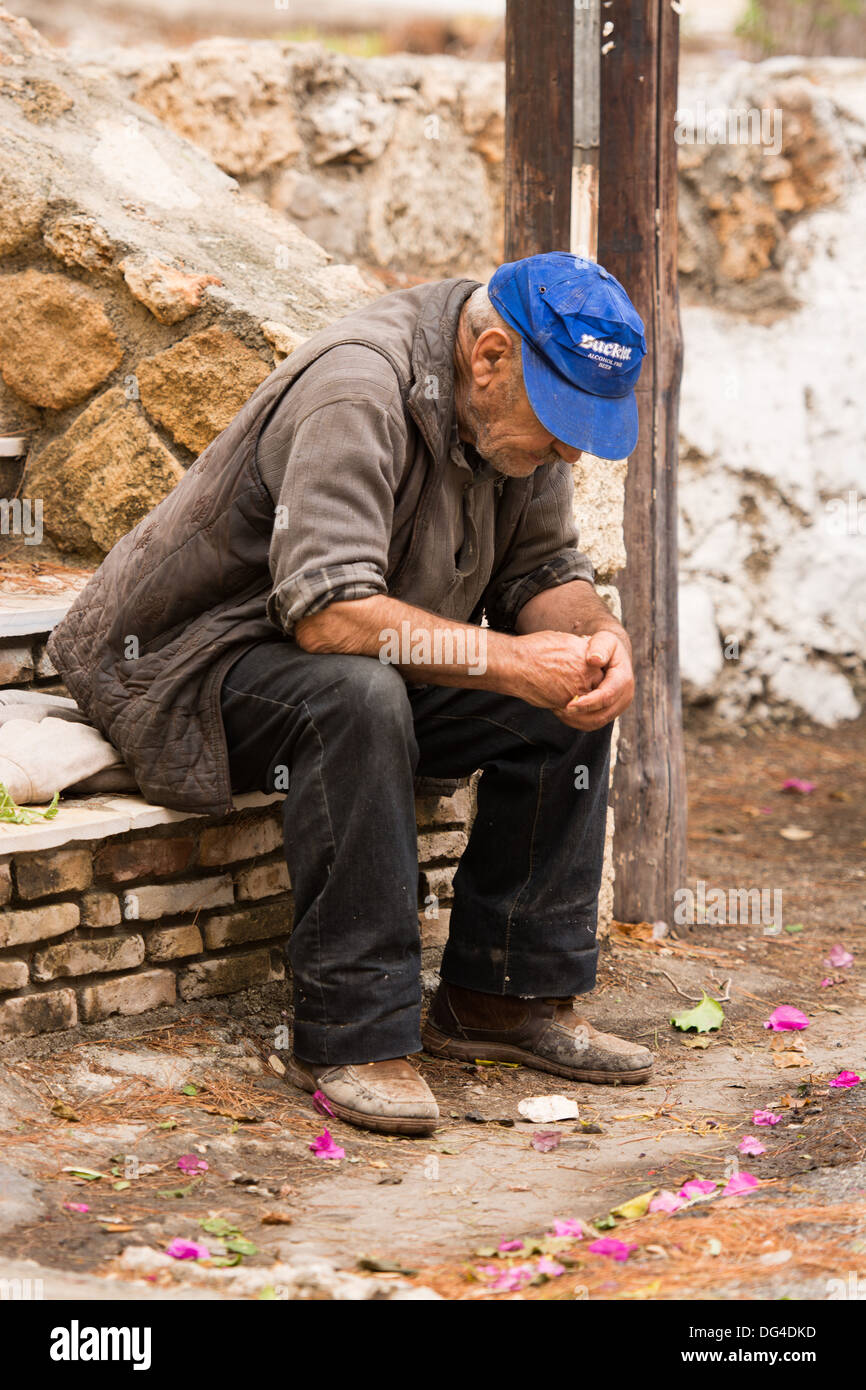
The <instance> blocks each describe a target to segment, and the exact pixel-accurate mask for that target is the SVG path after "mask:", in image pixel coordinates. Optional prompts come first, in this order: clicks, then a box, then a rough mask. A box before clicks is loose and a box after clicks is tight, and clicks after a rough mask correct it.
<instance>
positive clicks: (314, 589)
mask: <svg viewBox="0 0 866 1390" xmlns="http://www.w3.org/2000/svg"><path fill="white" fill-rule="evenodd" d="M366 385H367V389H366V390H365V389H364V387H365V383H363V382H355V383H351V384H349V385H348V391H347V393H346V394H344V395H343V397H342V398H341V399H335V400H332V401H329V402H326V403H325V404H322V405H319V406H318V407H317V408H316V409H315V410H313V411H311V413H310V414H309V415H307V416H306V417H305V418H304V419H303V420H302V421H300V423H298V424H297V425H296V427H295V428H294V430H293V434H292V440H291V444H290V446H289V447H288V450H287V453H286V456H285V458H284V460H281V468H282V470H283V471H282V478H281V482H280V488H279V494H278V497H277V498H276V508H275V517H274V531H273V537H272V540H271V547H270V569H271V578H272V582H273V587H272V589H271V593H270V596H269V598H268V616H269V618H270V620H271V622H272V623H274V624H275V625H276V626H277V627H279V628H281V629H282V631H283V632H285V633H286V634H287V635H289V636H290V635H291V634H292V632H293V631H294V627H295V624H296V623H297V622H298V620H299V619H300V618H304V617H308V616H310V615H311V614H313V613H318V612H320V611H321V610H322V609H323V608H327V607H328V605H329V604H331V603H334V602H337V601H338V600H343V599H358V598H367V597H370V596H371V595H374V594H382V593H385V592H386V591H387V584H386V581H385V574H386V570H387V564H388V547H389V543H390V539H391V524H392V520H393V514H394V494H395V492H396V489H397V486H398V483H399V481H400V478H401V476H402V470H403V467H404V463H405V457H406V424H405V419H404V417H403V412H402V405H401V402H400V393H399V387H398V384H397V381H396V378H394V382H393V387H391V388H390V389H389V388H388V387H387V386H382V384H381V383H380V382H376V381H375V380H373V379H372V378H371V380H370V382H369V383H367V384H366Z"/></svg>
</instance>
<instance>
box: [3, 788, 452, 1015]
mask: <svg viewBox="0 0 866 1390" xmlns="http://www.w3.org/2000/svg"><path fill="white" fill-rule="evenodd" d="M241 800H242V802H243V801H249V800H254V801H255V800H258V801H262V800H264V798H242V799H241ZM76 811H77V815H76V814H75V812H76ZM469 814H470V792H469V789H468V788H464V789H461V790H460V791H458V792H457V794H456V795H455V796H454V797H437V796H419V798H418V800H417V816H418V831H419V836H418V848H419V862H420V865H421V869H420V875H419V885H418V888H419V924H420V931H421V946H422V963H423V965H424V966H425V968H426V969H427V970H429V971H431V972H433V971H435V969H436V967H437V965H438V960H439V956H440V954H441V948H442V946H443V945H444V943H445V940H446V939H447V929H448V918H449V915H450V901H451V898H452V889H451V881H452V879H453V876H454V870H455V867H456V859H457V858H458V857H459V855H460V853H461V852H462V849H463V847H464V846H465V843H466V824H467V819H468V817H469ZM62 816H63V819H62V820H61V821H59V822H57V823H55V822H44V823H43V824H36V825H33V826H23V827H17V826H7V825H0V1040H7V1039H10V1038H14V1037H29V1036H32V1035H34V1034H38V1033H50V1032H56V1031H59V1030H64V1029H70V1028H75V1027H77V1026H79V1025H87V1024H94V1023H99V1022H101V1021H102V1020H104V1019H107V1018H110V1017H111V1016H113V1015H118V1014H120V1015H126V1014H141V1013H150V1012H151V1011H152V1010H154V1009H162V1008H166V1007H168V1006H171V1005H173V1004H175V1003H176V1002H178V1001H182V1002H184V1003H190V1002H195V1001H196V1000H199V999H209V998H212V997H215V996H220V995H228V994H234V993H237V992H239V991H242V990H247V989H251V988H258V987H261V986H263V985H268V984H272V983H277V984H279V983H281V982H283V981H284V980H285V963H284V954H283V948H284V946H285V943H286V940H287V938H288V936H289V933H290V931H291V926H292V893H291V884H290V883H289V877H288V872H287V870H286V864H285V860H284V858H283V854H282V849H281V846H282V828H281V805H280V803H279V802H276V803H274V804H272V805H270V806H264V807H255V808H253V809H241V810H238V811H236V812H234V813H233V814H232V815H230V816H227V817H224V818H222V819H221V820H212V819H209V818H202V817H197V816H196V817H184V816H183V815H181V814H179V813H177V812H164V811H163V812H160V811H159V810H157V809H155V808H153V807H148V806H147V804H146V803H144V802H141V801H140V800H139V799H137V798H134V797H113V798H88V799H87V800H84V801H81V802H77V803H76V802H71V803H70V802H69V801H64V811H63V812H62ZM137 822H139V823H141V828H139V829H135V828H133V829H131V830H127V829H122V830H120V831H119V833H114V834H108V833H105V831H106V830H107V829H108V828H110V826H111V825H112V824H114V825H121V826H126V825H129V824H131V825H133V826H135V824H136V823H137ZM161 822H163V823H161ZM101 831H102V833H100V832H101ZM80 837H84V838H80ZM46 839H47V840H49V841H54V843H50V844H48V846H47V847H46V848H42V849H33V850H30V851H28V848H27V846H28V844H38V843H39V842H40V840H42V841H45V840H46ZM58 841H59V842H58ZM18 846H20V848H18ZM12 850H14V852H10V851H12ZM374 891H375V890H374V886H373V885H371V893H374ZM285 988H286V990H287V991H288V985H287V984H286V986H285ZM288 1002H289V1000H288V994H287V999H286V1003H287V1005H288Z"/></svg>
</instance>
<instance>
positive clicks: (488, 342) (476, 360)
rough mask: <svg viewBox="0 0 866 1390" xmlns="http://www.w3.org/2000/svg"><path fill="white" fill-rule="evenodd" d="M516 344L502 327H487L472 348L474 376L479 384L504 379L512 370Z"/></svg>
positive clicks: (485, 384) (488, 383)
mask: <svg viewBox="0 0 866 1390" xmlns="http://www.w3.org/2000/svg"><path fill="white" fill-rule="evenodd" d="M513 357H514V344H513V343H512V341H511V339H510V338H509V336H508V334H507V333H503V331H502V329H501V328H485V330H484V332H483V333H479V335H478V337H477V338H476V340H475V344H474V346H473V348H472V358H471V362H472V376H473V378H474V380H475V383H476V385H478V386H482V387H483V386H491V385H492V384H493V383H494V382H497V381H504V380H505V379H506V377H508V376H509V374H510V372H511V366H512V361H513Z"/></svg>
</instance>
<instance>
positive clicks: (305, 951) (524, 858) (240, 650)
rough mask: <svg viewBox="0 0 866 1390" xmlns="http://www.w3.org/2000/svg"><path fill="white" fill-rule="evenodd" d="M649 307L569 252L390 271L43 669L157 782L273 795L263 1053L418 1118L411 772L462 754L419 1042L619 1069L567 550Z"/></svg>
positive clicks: (646, 1060) (301, 362)
mask: <svg viewBox="0 0 866 1390" xmlns="http://www.w3.org/2000/svg"><path fill="white" fill-rule="evenodd" d="M645 352H646V342H645V339H644V335H643V325H642V323H641V320H640V318H639V316H638V315H637V313H636V312H635V310H634V308H633V306H632V304H631V302H630V300H629V298H628V296H627V295H626V293H625V291H624V289H623V288H622V286H621V285H620V284H619V282H618V281H617V280H615V279H614V277H613V276H612V275H610V274H609V273H608V272H607V271H605V270H604V269H603V268H602V267H600V266H598V265H595V264H593V263H591V262H589V261H584V260H581V259H579V258H577V257H575V256H572V255H568V254H565V253H555V254H551V255H544V256H533V257H531V258H529V259H527V260H523V261H517V262H514V263H512V264H508V265H503V266H501V267H500V268H499V270H497V272H496V273H495V275H494V276H493V278H492V280H491V281H490V284H489V286H488V287H486V288H485V287H483V286H480V285H478V284H477V282H475V281H473V280H467V279H451V280H445V281H441V282H438V283H434V284H427V285H421V286H419V287H417V288H414V289H410V290H400V291H397V292H396V293H393V294H388V295H385V296H384V297H383V298H381V299H379V300H378V301H376V302H375V303H373V304H372V305H370V306H368V307H365V308H363V309H360V310H358V311H357V312H355V313H353V314H351V315H349V316H348V317H347V318H344V319H342V320H341V321H340V322H339V323H337V324H335V325H333V326H332V327H330V328H328V329H326V330H324V331H322V332H320V333H317V334H315V336H314V337H312V338H311V339H310V340H309V341H308V342H307V343H305V344H304V346H303V347H302V348H300V349H298V350H297V351H296V352H295V353H294V354H293V355H292V356H291V357H289V358H288V359H287V360H286V361H285V362H284V363H282V365H281V366H280V367H278V368H277V370H276V371H275V372H273V373H272V375H271V376H270V377H269V378H268V379H267V380H266V381H265V382H264V383H263V384H262V386H260V387H259V389H258V390H257V391H256V393H255V394H254V395H253V397H252V398H251V399H250V401H249V402H248V403H247V404H246V405H245V406H244V408H243V409H242V410H241V411H240V413H239V414H238V415H237V417H236V418H235V419H234V421H233V422H232V423H231V424H230V425H229V426H228V428H227V429H226V430H224V431H223V433H222V434H221V435H220V436H219V437H218V438H217V439H216V440H214V442H213V443H212V444H211V445H210V446H209V448H207V449H206V450H205V452H204V453H203V454H202V455H201V457H200V458H199V459H198V460H197V461H196V463H195V464H194V465H193V466H192V467H191V468H190V470H189V472H188V473H187V475H186V477H185V478H184V479H183V480H182V482H181V483H180V484H179V485H178V486H177V487H176V488H175V490H174V491H173V492H172V493H171V494H170V495H169V496H168V497H167V498H166V499H165V501H163V502H162V503H161V504H160V505H159V506H158V507H157V508H156V509H155V510H154V511H153V512H152V513H151V514H150V515H149V516H147V517H145V519H144V520H143V521H141V522H140V523H139V525H138V526H137V527H136V528H135V530H133V531H132V532H131V533H130V534H129V535H127V536H125V537H124V538H123V539H122V540H121V541H120V542H119V543H118V544H117V545H116V546H115V547H114V549H113V550H112V551H111V553H110V554H109V555H108V556H107V558H106V560H105V561H104V563H103V565H102V566H101V568H100V569H99V571H98V572H97V574H96V575H95V576H94V577H93V579H92V580H91V582H90V584H89V585H88V587H87V588H86V590H85V591H84V593H83V594H82V595H81V597H80V598H79V599H78V601H77V602H76V604H75V605H74V607H73V608H72V610H71V611H70V613H69V614H68V616H67V617H66V619H65V620H64V622H63V623H61V624H60V626H59V627H58V628H57V629H56V631H55V634H54V636H53V638H52V641H51V643H50V653H51V656H52V659H53V661H54V662H55V664H56V665H57V667H58V668H59V670H60V671H61V672H62V673H63V675H64V676H65V678H66V680H67V683H68V685H69V688H70V690H71V692H72V693H73V694H74V696H75V698H76V700H77V701H78V703H79V705H80V706H81V707H82V708H83V709H84V711H85V712H86V713H87V714H88V716H89V717H90V718H91V719H93V721H94V722H95V723H96V724H97V726H98V727H99V728H100V729H101V730H102V732H103V733H104V734H105V735H106V737H107V738H109V739H111V741H112V742H113V743H114V744H115V745H116V747H117V748H119V749H120V750H121V752H122V754H123V756H124V758H125V760H126V762H127V763H128V765H129V766H130V768H131V769H132V771H133V772H134V773H135V775H136V778H137V780H138V782H139V785H140V786H141V787H142V789H143V791H144V792H145V794H146V795H147V796H148V797H149V798H150V799H151V800H153V801H157V802H162V803H164V804H166V805H169V806H174V807H178V808H181V809H188V810H193V811H202V812H207V813H211V814H216V815H220V814H224V813H226V812H227V811H228V810H230V809H231V806H232V791H234V792H244V791H250V790H253V789H261V790H265V791H273V790H280V791H285V793H286V797H285V803H284V811H283V815H284V827H285V854H286V860H287V863H288V867H289V871H290V874H291V881H292V887H293V890H294V898H295V923H294V929H293V932H292V935H291V938H290V942H289V946H288V954H289V958H290V961H291V965H292V968H293V975H294V1014H295V1022H294V1044H293V1058H292V1063H291V1069H290V1074H291V1076H292V1079H293V1080H294V1082H295V1083H296V1084H297V1085H299V1086H301V1087H303V1088H304V1089H306V1090H308V1091H314V1090H321V1091H322V1092H324V1094H325V1095H326V1096H327V1097H328V1098H329V1100H330V1103H331V1106H332V1108H333V1110H334V1112H335V1113H336V1114H337V1115H339V1116H341V1117H342V1118H344V1119H346V1120H348V1121H350V1122H351V1123H353V1124H357V1125H360V1126H363V1127H366V1128H368V1129H375V1130H380V1131H384V1132H388V1133H404V1134H420V1133H428V1132H429V1131H430V1130H431V1129H432V1128H433V1127H434V1126H435V1125H436V1123H437V1120H438V1109H437V1106H436V1101H435V1098H434V1096H433V1095H432V1093H431V1092H430V1090H429V1088H428V1087H427V1085H426V1083H425V1082H424V1080H423V1078H422V1077H421V1076H420V1074H419V1073H418V1071H417V1070H416V1069H415V1067H413V1066H412V1064H411V1063H410V1062H409V1060H408V1057H409V1055H410V1054H412V1053H415V1052H417V1051H418V1050H419V1049H420V1047H421V1035H420V1032H419V1029H420V1015H421V993H420V980H419V959H420V949H419V932H418V908H417V891H418V863H417V843H416V832H415V816H414V800H413V786H414V779H415V777H416V776H426V777H436V778H451V777H465V776H467V775H470V774H471V773H473V772H475V771H476V769H479V768H480V769H481V773H482V775H481V778H480V781H479V786H478V811H477V816H476V818H475V822H474V825H473V828H472V833H471V836H470V839H469V844H468V846H467V848H466V850H465V852H464V854H463V857H462V859H461V862H460V865H459V868H458V871H457V874H456V876H455V879H454V906H453V911H452V913H451V923H450V935H449V941H448V945H447V948H446V950H445V953H444V957H443V961H442V983H441V984H440V986H439V989H438V993H437V995H436V998H435V1000H434V1001H433V1005H432V1008H431V1011H430V1016H429V1019H428V1021H427V1023H426V1026H425V1029H424V1034H423V1045H424V1047H425V1048H426V1050H427V1051H428V1052H430V1053H432V1054H434V1055H436V1056H439V1057H451V1058H458V1059H471V1058H474V1057H477V1056H479V1055H483V1056H484V1057H486V1058H493V1059H500V1060H506V1061H516V1062H522V1063H523V1064H524V1065H526V1066H530V1067H536V1068H538V1069H539V1070H541V1071H545V1072H551V1073H553V1074H554V1075H556V1076H564V1077H569V1078H571V1079H572V1080H575V1081H594V1082H638V1081H644V1080H645V1079H646V1077H647V1076H648V1074H649V1070H650V1067H651V1064H652V1055H651V1053H649V1052H648V1051H647V1050H646V1049H645V1048H643V1047H639V1046H637V1045H634V1044H631V1043H628V1042H625V1041H623V1040H622V1039H620V1038H616V1037H613V1036H611V1035H608V1034H604V1033H600V1032H597V1031H596V1030H595V1029H594V1028H593V1027H592V1026H591V1025H590V1024H589V1023H588V1022H587V1021H586V1020H584V1019H582V1018H581V1017H580V1016H579V1015H578V1014H577V1012H576V1011H575V1008H574V996H576V995H581V994H584V993H586V992H587V991H588V990H590V989H591V988H592V987H593V984H594V982H595V971H596V959H597V954H598V947H597V944H596V937H595V928H596V910H597V896H598V888H599V882H600V878H601V866H602V853H603V846H604V833H605V808H606V802H607V783H608V759H609V744H610V731H611V723H612V721H613V720H614V719H615V718H616V716H617V715H618V714H620V713H621V711H622V710H624V709H625V708H626V706H627V705H628V703H629V701H630V699H631V697H632V691H633V678H632V670H631V660H630V647H629V641H628V637H627V636H626V633H625V632H624V630H623V628H622V627H621V626H620V624H619V623H618V622H616V621H615V619H614V618H613V617H612V616H611V613H610V612H609V610H608V609H607V607H606V606H605V604H604V603H603V602H602V601H601V599H600V598H599V597H598V595H597V594H596V592H595V590H594V588H593V584H592V579H593V570H592V566H591V564H590V563H589V561H588V560H587V559H586V557H585V556H584V555H582V554H581V553H580V552H579V551H578V550H577V549H576V548H575V547H576V535H575V530H574V524H573V520H572V481H571V464H572V463H574V462H575V460H577V459H578V458H579V457H580V454H581V452H582V451H587V452H589V453H591V454H594V455H598V456H601V457H605V458H623V457H625V456H626V455H627V454H628V453H629V452H630V451H631V449H632V448H633V447H634V444H635V440H636V437H637V407H636V402H635V396H634V384H635V381H636V380H637V377H638V374H639V372H640V368H641V360H642V358H643V356H644V354H645Z"/></svg>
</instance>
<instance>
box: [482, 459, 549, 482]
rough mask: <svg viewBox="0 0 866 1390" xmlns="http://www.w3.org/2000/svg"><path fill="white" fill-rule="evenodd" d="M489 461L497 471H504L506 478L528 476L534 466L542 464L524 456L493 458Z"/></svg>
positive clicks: (532, 471)
mask: <svg viewBox="0 0 866 1390" xmlns="http://www.w3.org/2000/svg"><path fill="white" fill-rule="evenodd" d="M490 462H491V463H492V464H493V467H494V468H495V469H496V471H497V473H504V474H505V476H506V477H507V478H528V477H529V475H530V473H534V472H535V470H536V468H540V467H541V466H542V465H541V464H540V463H536V462H535V460H534V459H526V458H520V459H517V458H502V457H500V458H494V459H491V460H490Z"/></svg>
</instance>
